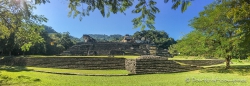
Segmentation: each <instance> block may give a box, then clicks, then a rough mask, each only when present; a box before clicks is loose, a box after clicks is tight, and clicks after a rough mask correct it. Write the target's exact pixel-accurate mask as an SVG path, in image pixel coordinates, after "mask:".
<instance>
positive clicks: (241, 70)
mask: <svg viewBox="0 0 250 86" xmlns="http://www.w3.org/2000/svg"><path fill="white" fill-rule="evenodd" d="M200 72H201V73H234V74H239V75H242V76H246V75H250V65H232V66H231V67H230V68H229V69H225V66H215V67H208V68H204V69H201V70H200Z"/></svg>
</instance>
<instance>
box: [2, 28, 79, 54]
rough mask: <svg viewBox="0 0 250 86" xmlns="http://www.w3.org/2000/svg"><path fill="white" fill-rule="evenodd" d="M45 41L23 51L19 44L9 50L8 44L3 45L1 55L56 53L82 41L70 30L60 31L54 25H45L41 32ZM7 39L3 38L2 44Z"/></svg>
mask: <svg viewBox="0 0 250 86" xmlns="http://www.w3.org/2000/svg"><path fill="white" fill-rule="evenodd" d="M39 34H40V36H41V37H42V38H43V40H44V41H43V42H41V43H35V44H34V45H33V46H31V47H30V49H29V51H22V50H21V49H20V48H19V47H18V46H14V48H13V50H11V51H8V46H2V47H1V51H0V53H1V55H8V54H9V55H23V54H25V55H56V54H60V53H61V52H63V51H64V50H67V49H68V48H69V47H71V46H73V45H74V44H76V43H77V42H80V39H79V38H76V37H73V36H70V33H69V32H63V33H58V32H56V31H55V30H54V29H52V27H49V26H46V25H44V30H42V31H41V32H40V33H39ZM4 40H5V39H1V45H5V43H4Z"/></svg>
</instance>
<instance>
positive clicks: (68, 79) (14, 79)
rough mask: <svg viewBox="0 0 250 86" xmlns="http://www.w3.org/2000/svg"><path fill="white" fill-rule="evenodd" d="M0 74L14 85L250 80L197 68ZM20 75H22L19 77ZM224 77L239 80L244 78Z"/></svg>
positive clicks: (220, 84)
mask: <svg viewBox="0 0 250 86" xmlns="http://www.w3.org/2000/svg"><path fill="white" fill-rule="evenodd" d="M1 74H2V75H5V76H9V77H10V78H11V79H9V82H8V83H7V84H11V85H17V86H18V85H23V86H152V85H153V86H248V85H249V84H250V83H249V82H250V81H249V80H250V77H249V76H242V75H238V74H230V73H229V74H228V73H201V72H199V71H191V72H183V73H169V74H148V75H133V76H76V75H58V74H49V73H40V72H33V71H21V72H8V71H2V72H1ZM20 76H21V77H24V78H22V79H20ZM198 80H207V81H208V80H210V81H209V82H205V81H198ZM211 80H217V81H216V82H214V81H211ZM223 80H242V81H243V82H225V81H223Z"/></svg>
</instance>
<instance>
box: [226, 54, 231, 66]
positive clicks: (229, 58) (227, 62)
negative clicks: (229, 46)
mask: <svg viewBox="0 0 250 86" xmlns="http://www.w3.org/2000/svg"><path fill="white" fill-rule="evenodd" d="M230 61H231V57H230V56H227V58H226V69H229V68H230Z"/></svg>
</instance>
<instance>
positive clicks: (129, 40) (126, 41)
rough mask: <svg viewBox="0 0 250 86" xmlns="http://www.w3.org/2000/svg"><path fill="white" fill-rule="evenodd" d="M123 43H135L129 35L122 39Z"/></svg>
mask: <svg viewBox="0 0 250 86" xmlns="http://www.w3.org/2000/svg"><path fill="white" fill-rule="evenodd" d="M121 42H124V43H134V38H132V37H131V36H129V35H128V34H127V35H125V36H124V38H123V39H122V41H121Z"/></svg>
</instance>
